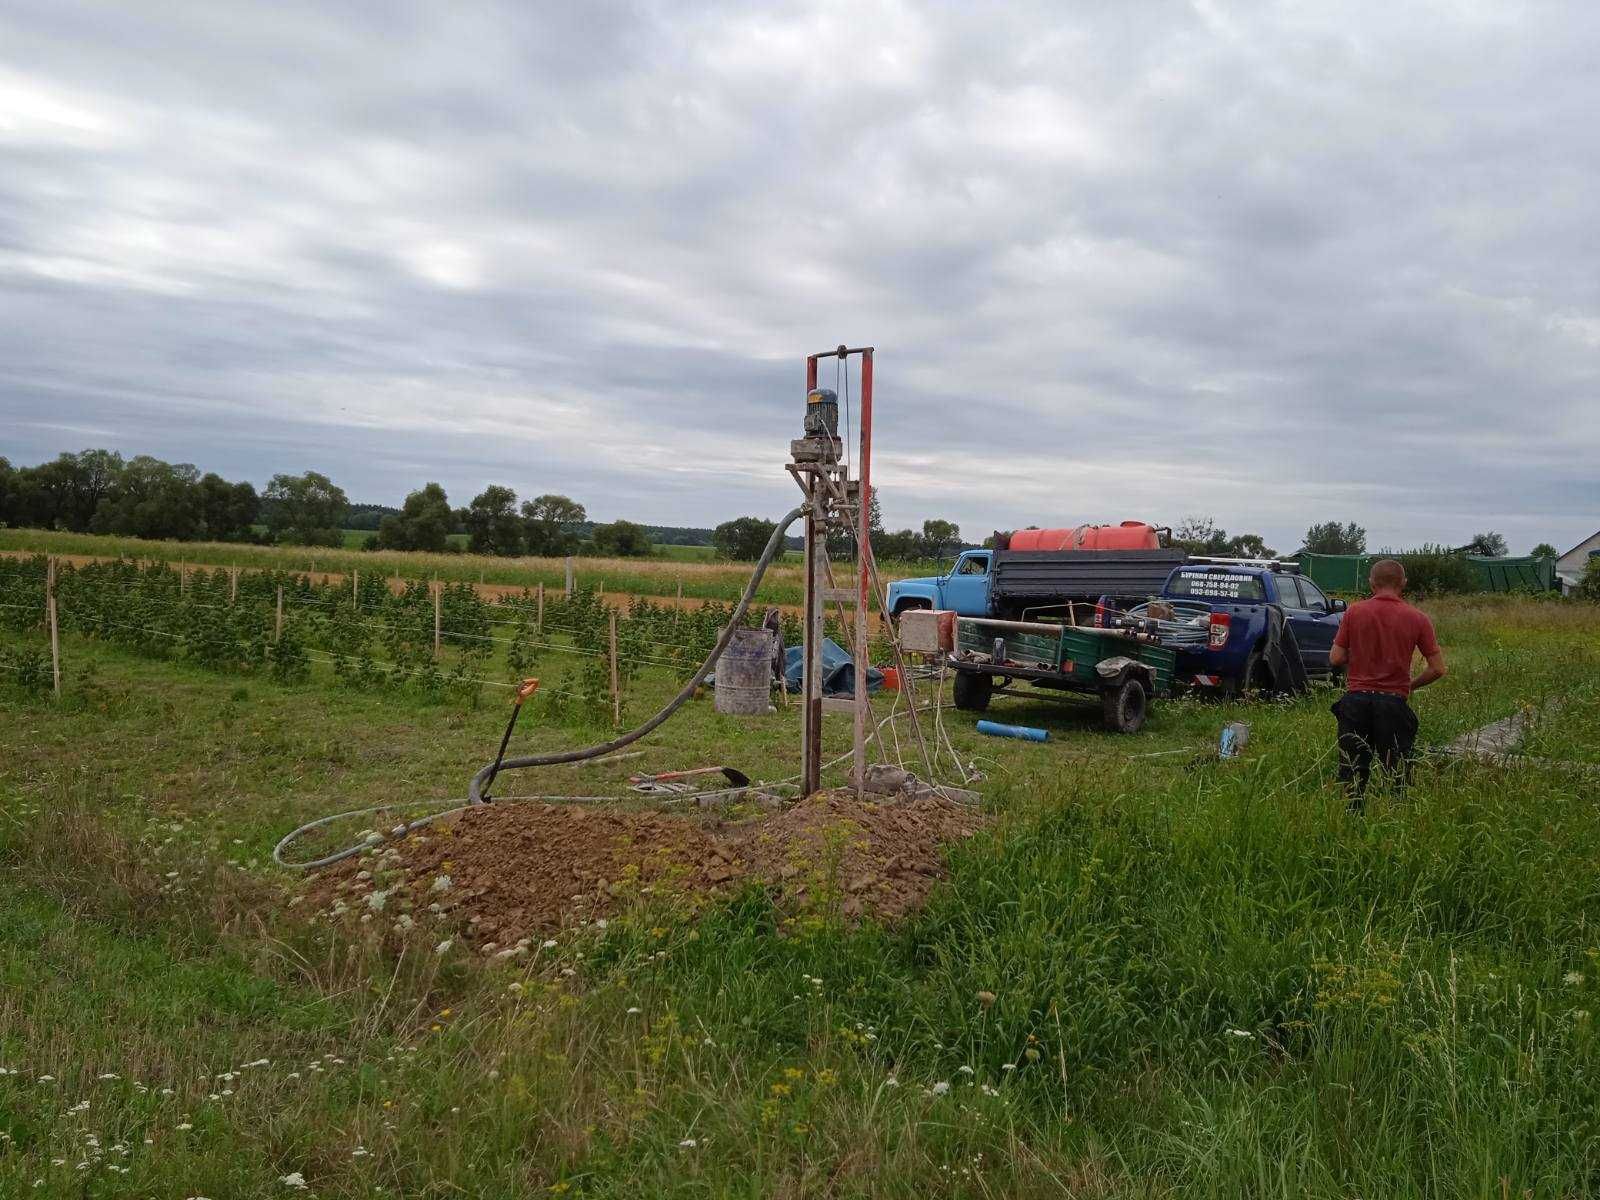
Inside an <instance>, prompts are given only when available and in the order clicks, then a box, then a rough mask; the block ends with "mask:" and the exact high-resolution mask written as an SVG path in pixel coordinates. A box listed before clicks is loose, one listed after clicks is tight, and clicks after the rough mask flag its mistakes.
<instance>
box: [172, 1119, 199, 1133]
mask: <svg viewBox="0 0 1600 1200" xmlns="http://www.w3.org/2000/svg"><path fill="white" fill-rule="evenodd" d="M173 1128H174V1129H176V1130H178V1131H179V1132H180V1133H181V1132H183V1131H184V1130H188V1129H193V1128H194V1126H193V1125H191V1124H189V1122H187V1121H184V1122H182V1123H181V1124H178V1125H174V1126H173Z"/></svg>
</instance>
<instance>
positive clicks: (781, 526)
mask: <svg viewBox="0 0 1600 1200" xmlns="http://www.w3.org/2000/svg"><path fill="white" fill-rule="evenodd" d="M804 511H805V508H804V506H801V507H799V508H793V509H790V510H789V512H788V513H787V514H786V515H785V516H784V517H783V519H782V520H780V521H779V522H778V527H777V528H776V529H774V530H773V531H772V536H771V537H770V538H768V539H767V545H766V549H764V550H762V552H761V557H760V558H759V559H758V560H757V561H756V569H755V571H754V572H753V573H752V574H751V576H750V582H749V583H747V584H745V586H744V595H742V596H740V597H739V603H738V604H737V605H736V606H735V608H734V610H733V615H732V616H731V617H729V618H728V627H727V628H726V629H724V630H723V631H722V636H721V637H720V638H718V639H717V644H716V646H715V647H713V648H712V651H711V653H710V654H709V655H707V656H706V660H705V662H703V663H701V664H700V669H699V670H698V671H696V672H695V673H694V676H693V678H691V679H690V680H689V682H688V683H686V684H684V685H683V690H682V691H680V692H679V693H678V694H677V695H676V696H674V697H673V698H672V699H671V700H669V701H667V703H666V705H665V707H663V708H662V709H661V711H660V712H658V713H656V715H655V716H653V717H651V718H650V719H649V720H648V721H646V722H645V723H644V724H643V725H640V726H639V727H638V728H636V729H630V730H629V731H628V732H627V733H623V734H619V735H618V736H616V737H614V738H612V739H611V740H610V741H609V742H603V743H601V744H600V745H598V746H586V747H584V748H583V749H581V750H555V751H551V752H550V753H549V754H532V755H528V756H526V757H524V758H508V759H506V760H505V761H504V762H500V763H486V764H485V765H484V766H483V767H481V768H480V769H479V770H478V773H477V774H476V775H474V776H473V777H472V781H471V782H470V783H469V784H467V802H468V803H469V804H482V803H484V798H483V789H484V787H485V786H486V785H487V784H488V782H489V781H491V780H493V779H494V777H495V775H496V774H498V772H499V771H512V770H518V769H520V768H522V767H553V766H556V765H557V764H559V763H570V762H582V761H583V760H584V759H588V758H600V757H602V756H603V755H606V754H614V753H616V752H617V751H618V750H621V749H622V748H623V747H624V746H631V745H632V744H633V743H634V742H637V741H638V740H639V739H640V738H642V737H645V736H646V735H648V734H650V733H651V732H653V731H654V730H655V729H656V728H658V727H659V726H660V725H661V724H662V722H664V721H666V720H667V718H669V717H670V716H672V714H673V713H675V712H677V711H678V709H680V708H682V707H683V706H684V705H685V704H687V703H688V702H689V700H690V698H691V697H692V696H693V695H694V693H695V689H696V688H698V687H699V686H700V685H701V684H702V683H704V682H705V678H706V676H707V675H709V674H711V672H712V669H713V668H714V667H715V666H716V665H717V659H719V658H721V657H722V652H723V651H724V650H726V649H727V648H728V643H729V642H730V641H732V640H733V631H734V630H735V629H737V628H738V627H739V622H740V621H742V620H744V615H745V613H746V612H748V611H749V609H750V603H751V601H753V600H754V599H755V596H756V589H757V588H758V587H760V585H761V577H762V576H763V575H765V574H766V573H767V568H768V567H770V566H771V565H772V560H773V558H775V557H776V556H777V553H778V551H779V549H780V548H781V547H782V546H783V536H784V534H785V533H787V532H788V529H789V526H791V525H793V524H794V523H795V521H796V520H798V519H799V517H800V514H801V513H803V512H804ZM497 768H498V769H497Z"/></svg>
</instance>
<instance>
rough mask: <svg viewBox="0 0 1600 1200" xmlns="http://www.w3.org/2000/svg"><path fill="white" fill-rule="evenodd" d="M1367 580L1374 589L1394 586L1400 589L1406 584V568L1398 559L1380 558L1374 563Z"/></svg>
mask: <svg viewBox="0 0 1600 1200" xmlns="http://www.w3.org/2000/svg"><path fill="white" fill-rule="evenodd" d="M1367 582H1368V583H1369V584H1371V585H1372V590H1373V591H1377V590H1378V589H1379V588H1394V589H1395V590H1396V591H1398V590H1399V589H1401V588H1403V587H1405V585H1406V569H1405V567H1403V566H1401V565H1400V562H1399V560H1397V559H1393V558H1380V559H1379V560H1378V561H1377V562H1375V563H1373V564H1372V570H1371V571H1370V572H1369V573H1368V574H1367Z"/></svg>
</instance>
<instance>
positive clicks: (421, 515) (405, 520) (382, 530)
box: [375, 483, 455, 554]
mask: <svg viewBox="0 0 1600 1200" xmlns="http://www.w3.org/2000/svg"><path fill="white" fill-rule="evenodd" d="M454 524H455V513H454V511H453V510H452V509H451V508H450V498H449V497H448V496H446V495H445V491H444V488H442V487H440V486H439V485H438V484H437V483H427V484H424V485H423V486H422V487H421V488H419V489H418V490H417V491H414V492H412V493H410V494H409V495H408V496H407V497H406V502H405V503H404V504H403V505H401V506H400V514H399V515H398V516H388V517H385V518H384V519H383V520H382V521H380V522H379V523H378V536H377V538H376V539H375V542H376V546H377V548H378V549H379V550H430V551H433V552H434V553H436V554H437V553H441V552H443V551H445V550H448V549H449V548H450V529H451V527H452V526H453V525H454Z"/></svg>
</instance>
